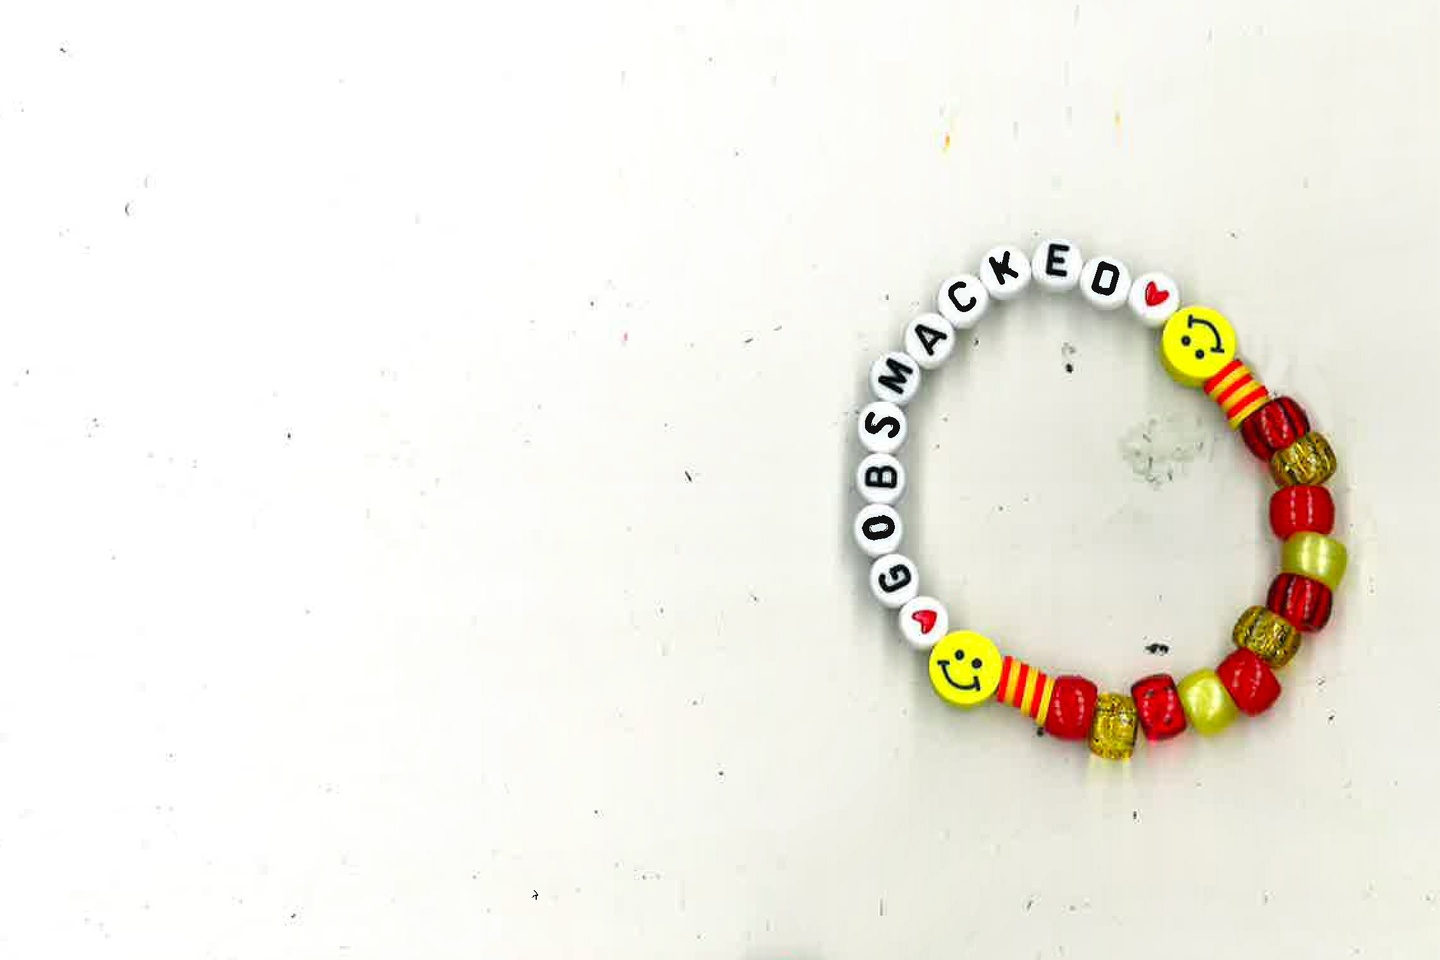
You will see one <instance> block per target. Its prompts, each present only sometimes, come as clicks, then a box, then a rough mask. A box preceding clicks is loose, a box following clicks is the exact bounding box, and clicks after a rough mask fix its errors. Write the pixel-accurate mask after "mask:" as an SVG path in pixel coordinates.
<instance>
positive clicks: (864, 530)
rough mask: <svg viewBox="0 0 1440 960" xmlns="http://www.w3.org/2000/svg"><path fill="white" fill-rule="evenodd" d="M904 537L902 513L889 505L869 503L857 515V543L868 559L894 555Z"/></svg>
mask: <svg viewBox="0 0 1440 960" xmlns="http://www.w3.org/2000/svg"><path fill="white" fill-rule="evenodd" d="M904 536H905V524H904V522H903V521H902V520H901V519H900V512H899V511H898V510H896V509H895V508H894V507H892V506H890V505H889V504H885V503H868V504H866V505H865V506H863V507H861V508H860V512H859V513H857V514H855V542H856V543H857V544H859V545H860V549H861V550H862V551H864V553H865V555H866V556H867V557H883V556H885V554H887V553H894V552H895V551H896V550H899V549H900V540H901V538H902V537H904ZM941 636H944V634H941Z"/></svg>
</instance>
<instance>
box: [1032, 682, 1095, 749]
mask: <svg viewBox="0 0 1440 960" xmlns="http://www.w3.org/2000/svg"><path fill="white" fill-rule="evenodd" d="M1099 696H1100V691H1099V690H1097V689H1096V688H1095V684H1093V683H1091V682H1090V681H1089V680H1086V679H1085V678H1084V677H1056V678H1055V690H1054V692H1052V693H1051V694H1050V712H1049V713H1047V714H1045V732H1046V733H1048V734H1050V736H1052V737H1059V738H1060V739H1061V740H1084V739H1085V738H1087V737H1089V736H1090V722H1091V721H1092V720H1094V719H1095V701H1096V700H1097V699H1098V698H1099Z"/></svg>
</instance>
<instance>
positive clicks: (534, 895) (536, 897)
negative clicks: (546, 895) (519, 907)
mask: <svg viewBox="0 0 1440 960" xmlns="http://www.w3.org/2000/svg"><path fill="white" fill-rule="evenodd" d="M530 899H531V900H539V899H540V891H539V890H531V891H530Z"/></svg>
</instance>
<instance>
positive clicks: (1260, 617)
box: [1233, 607, 1300, 667]
mask: <svg viewBox="0 0 1440 960" xmlns="http://www.w3.org/2000/svg"><path fill="white" fill-rule="evenodd" d="M1233 639H1234V640H1235V646H1237V647H1240V648H1242V649H1245V650H1249V651H1250V652H1251V653H1254V654H1255V655H1256V656H1258V657H1259V658H1260V659H1261V660H1264V661H1265V662H1266V663H1268V664H1270V666H1272V667H1283V666H1285V664H1287V663H1289V662H1290V658H1291V657H1293V656H1295V651H1297V650H1299V649H1300V631H1299V630H1296V629H1295V628H1294V627H1293V626H1292V625H1291V624H1290V621H1289V620H1286V619H1285V618H1284V617H1282V616H1280V615H1279V614H1278V613H1274V612H1272V611H1270V610H1267V609H1265V608H1264V607H1250V608H1248V609H1247V610H1246V611H1245V612H1244V613H1242V614H1240V619H1239V620H1237V621H1235V632H1234V634H1233Z"/></svg>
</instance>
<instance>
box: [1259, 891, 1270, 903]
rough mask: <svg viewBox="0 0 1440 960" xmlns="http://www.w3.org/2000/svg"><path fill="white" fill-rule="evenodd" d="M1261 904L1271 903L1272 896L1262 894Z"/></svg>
mask: <svg viewBox="0 0 1440 960" xmlns="http://www.w3.org/2000/svg"><path fill="white" fill-rule="evenodd" d="M1260 902H1261V903H1269V902H1270V894H1268V893H1262V894H1260Z"/></svg>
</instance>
